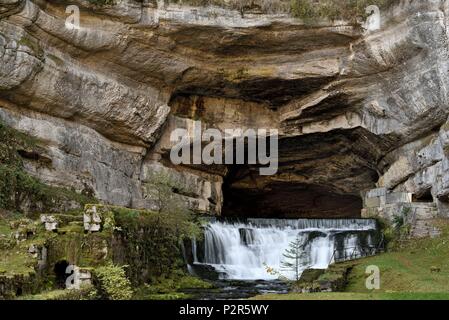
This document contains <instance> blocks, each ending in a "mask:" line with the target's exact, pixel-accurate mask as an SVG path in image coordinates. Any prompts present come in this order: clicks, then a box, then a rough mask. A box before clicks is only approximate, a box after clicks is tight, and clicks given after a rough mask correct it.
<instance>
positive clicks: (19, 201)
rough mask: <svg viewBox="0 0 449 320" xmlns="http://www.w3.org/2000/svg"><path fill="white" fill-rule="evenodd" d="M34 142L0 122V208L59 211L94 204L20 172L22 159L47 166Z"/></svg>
mask: <svg viewBox="0 0 449 320" xmlns="http://www.w3.org/2000/svg"><path fill="white" fill-rule="evenodd" d="M42 151H43V150H42V149H41V148H40V147H39V146H38V141H36V139H34V138H32V137H30V136H28V135H26V134H24V133H22V132H19V131H17V130H15V129H13V128H11V127H9V126H7V125H6V124H5V123H3V122H2V121H1V120H0V209H4V210H11V211H19V212H23V211H27V212H36V211H41V212H46V211H54V210H55V209H56V210H59V209H60V208H61V207H62V206H63V205H64V203H70V202H72V203H77V204H78V206H79V207H82V206H83V205H84V204H86V203H89V202H92V201H94V200H93V197H92V196H90V195H83V194H80V193H77V192H76V191H74V190H70V189H66V188H62V187H55V186H49V185H47V184H44V183H42V182H40V181H39V180H38V179H36V178H35V177H32V176H31V175H30V174H28V173H27V172H26V171H25V169H24V159H28V160H30V161H37V162H39V163H40V165H42V166H45V165H48V163H47V161H46V159H45V158H44V157H42V156H41V155H40V154H41V153H42Z"/></svg>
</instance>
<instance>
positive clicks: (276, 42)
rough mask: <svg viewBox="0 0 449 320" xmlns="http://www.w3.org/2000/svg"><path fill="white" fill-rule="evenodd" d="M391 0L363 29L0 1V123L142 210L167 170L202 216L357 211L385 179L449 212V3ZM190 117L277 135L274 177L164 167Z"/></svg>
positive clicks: (131, 5) (62, 174)
mask: <svg viewBox="0 0 449 320" xmlns="http://www.w3.org/2000/svg"><path fill="white" fill-rule="evenodd" d="M178 2H179V3H178ZM392 2H393V3H392V4H391V5H390V6H388V7H386V8H385V9H383V10H381V28H380V29H379V30H373V31H368V30H365V29H364V28H363V27H362V26H361V25H360V23H359V22H360V21H358V22H357V21H353V20H350V21H349V20H347V19H346V20H344V19H333V20H328V19H325V18H323V19H315V20H314V21H313V22H311V21H308V20H307V19H302V18H298V17H293V16H292V14H291V13H289V12H284V11H282V10H280V11H266V10H262V9H263V8H261V7H260V6H259V7H258V6H255V7H254V8H252V7H249V8H246V7H245V8H243V7H242V8H240V9H236V8H233V7H229V6H225V7H221V6H215V5H208V6H198V7H194V6H189V5H187V4H186V3H190V2H189V1H185V3H184V4H182V2H181V1H175V2H173V1H172V3H170V2H168V1H165V3H164V4H163V5H162V4H161V3H160V2H159V3H156V2H152V1H134V0H123V1H111V2H110V1H87V0H74V1H70V2H69V1H62V0H61V1H43V0H27V1H26V0H0V19H1V20H0V56H1V62H0V118H1V119H2V121H4V122H5V123H7V124H8V125H10V126H12V127H13V128H16V129H18V130H20V131H23V132H26V133H28V134H30V135H32V136H34V137H36V138H38V140H39V144H40V145H41V147H43V150H45V151H43V152H44V153H45V154H44V156H45V157H46V158H48V159H50V160H51V161H50V162H49V163H47V164H46V165H44V166H43V165H41V164H38V163H37V162H36V161H34V160H33V159H26V168H27V170H28V171H29V172H30V173H31V174H33V175H34V176H36V177H38V178H39V179H41V180H42V181H44V182H46V183H49V184H52V185H58V186H66V187H73V188H75V189H76V190H79V191H82V190H83V189H86V188H87V189H90V190H93V191H94V194H95V196H96V197H97V198H98V199H100V200H102V201H103V202H105V203H111V204H117V205H121V206H127V207H134V208H152V207H153V206H154V201H153V200H152V199H151V196H150V195H149V194H148V193H147V191H146V190H147V188H146V186H147V185H148V184H150V185H151V173H152V172H154V171H161V170H162V171H166V172H168V173H169V174H170V175H172V176H173V177H175V178H176V180H177V181H178V182H179V184H180V185H182V188H173V189H174V192H177V193H178V194H179V197H182V198H183V199H184V200H185V201H186V202H187V203H189V205H190V206H191V207H192V208H193V209H195V210H196V211H198V212H206V213H211V214H220V213H223V214H225V215H227V214H241V215H252V216H255V215H260V216H268V215H270V216H278V217H281V216H295V217H298V216H313V217H317V216H326V217H336V216H338V217H341V216H343V217H344V216H357V215H359V214H360V209H361V206H362V204H361V203H362V202H361V192H363V191H365V190H367V189H371V188H374V187H376V186H379V187H386V188H388V189H389V190H394V191H407V192H411V193H413V194H415V195H416V198H418V199H419V198H420V197H427V198H431V200H433V201H435V202H436V204H437V205H438V209H439V214H441V215H445V216H447V215H448V214H449V172H448V166H449V162H448V156H449V122H448V121H447V120H448V113H449V105H448V90H449V78H448V75H447V74H448V73H447V71H448V61H449V60H448V58H449V57H448V48H449V43H448V42H449V38H448V23H449V18H448V17H447V14H448V12H449V3H448V1H446V0H432V1H431V0H426V1H412V0H402V1H392ZM70 4H75V5H77V6H78V7H79V8H80V28H67V27H66V26H65V21H66V19H67V17H68V15H69V14H68V13H66V7H67V6H68V5H70ZM212 4H217V3H212ZM197 119H201V120H202V121H203V123H205V124H206V125H207V126H208V127H214V128H218V129H220V130H223V129H225V128H234V127H240V128H255V129H257V128H276V129H278V130H279V132H280V141H279V147H280V150H279V155H280V159H279V171H278V174H276V175H275V176H268V177H263V176H259V175H258V170H257V168H255V167H253V166H227V167H226V166H218V167H217V166H215V167H210V166H192V167H177V166H173V165H172V164H171V163H170V161H169V159H168V152H169V147H170V144H169V142H168V135H169V133H170V132H171V130H172V129H173V128H175V127H189V126H190V125H191V123H192V121H194V120H197Z"/></svg>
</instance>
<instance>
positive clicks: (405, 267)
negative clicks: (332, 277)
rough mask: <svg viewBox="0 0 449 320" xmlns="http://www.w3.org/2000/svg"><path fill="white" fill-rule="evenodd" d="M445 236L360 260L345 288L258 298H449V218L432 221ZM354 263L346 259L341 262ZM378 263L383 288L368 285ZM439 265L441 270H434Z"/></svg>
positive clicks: (412, 241) (422, 240)
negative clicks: (368, 271)
mask: <svg viewBox="0 0 449 320" xmlns="http://www.w3.org/2000/svg"><path fill="white" fill-rule="evenodd" d="M429 223H432V224H433V225H434V226H436V227H437V228H438V229H440V230H441V232H442V233H441V236H439V237H436V238H422V239H413V240H409V241H407V243H406V245H405V246H404V247H403V248H401V250H400V251H394V252H387V253H383V254H379V255H377V256H373V257H368V258H363V259H360V260H357V261H356V263H355V266H354V267H353V268H352V269H351V271H350V273H349V276H348V284H347V286H346V288H345V292H335V293H312V294H288V295H274V294H273V295H272V294H270V295H263V296H258V297H256V298H255V299H267V300H273V299H281V300H336V299H338V300H410V299H413V300H433V299H444V300H448V299H449V293H448V292H449V281H447V279H448V278H449V245H448V244H449V219H441V220H434V221H429ZM348 264H354V261H352V262H345V263H342V264H341V265H343V266H344V265H348ZM373 265H374V266H378V267H379V270H380V276H381V282H380V290H376V291H374V292H373V291H372V290H369V289H367V288H366V286H365V282H366V277H367V274H366V269H367V267H368V266H373ZM435 267H437V268H438V269H439V270H440V271H439V272H432V270H433V269H435Z"/></svg>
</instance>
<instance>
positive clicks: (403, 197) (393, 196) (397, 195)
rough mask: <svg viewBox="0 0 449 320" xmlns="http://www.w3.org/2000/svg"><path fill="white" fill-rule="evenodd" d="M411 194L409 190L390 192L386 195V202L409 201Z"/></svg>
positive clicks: (410, 200)
mask: <svg viewBox="0 0 449 320" xmlns="http://www.w3.org/2000/svg"><path fill="white" fill-rule="evenodd" d="M411 202H412V194H411V193H409V192H392V193H388V194H387V195H386V202H385V203H386V204H393V203H411Z"/></svg>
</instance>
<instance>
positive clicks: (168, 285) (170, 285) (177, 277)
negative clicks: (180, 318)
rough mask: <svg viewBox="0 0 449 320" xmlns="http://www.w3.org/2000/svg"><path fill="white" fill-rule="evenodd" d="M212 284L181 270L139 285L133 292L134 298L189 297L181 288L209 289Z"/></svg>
mask: <svg viewBox="0 0 449 320" xmlns="http://www.w3.org/2000/svg"><path fill="white" fill-rule="evenodd" d="M212 287H213V286H212V284H211V283H209V282H206V281H204V280H202V279H199V278H196V277H193V276H190V275H186V274H184V273H183V272H178V273H175V274H174V275H173V276H172V277H169V278H163V277H160V278H157V279H154V280H153V281H152V282H151V283H149V284H145V285H144V286H141V287H140V288H139V289H138V290H137V291H136V293H135V295H134V297H133V298H134V299H136V300H178V299H186V298H190V296H189V295H188V294H186V293H185V292H183V290H189V289H210V288H212Z"/></svg>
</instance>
